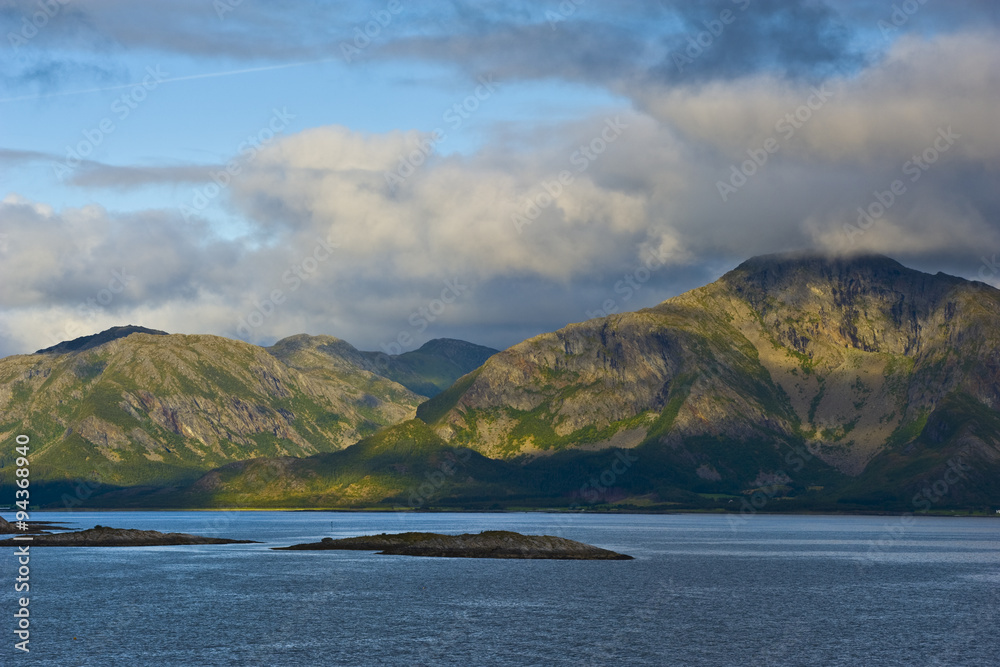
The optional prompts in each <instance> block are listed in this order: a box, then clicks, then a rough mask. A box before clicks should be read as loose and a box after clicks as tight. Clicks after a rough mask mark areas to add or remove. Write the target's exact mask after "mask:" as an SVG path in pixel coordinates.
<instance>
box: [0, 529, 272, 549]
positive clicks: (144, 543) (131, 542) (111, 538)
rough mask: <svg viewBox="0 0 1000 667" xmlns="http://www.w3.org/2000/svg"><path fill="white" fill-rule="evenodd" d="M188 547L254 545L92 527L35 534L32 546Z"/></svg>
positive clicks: (5, 542) (9, 543)
mask: <svg viewBox="0 0 1000 667" xmlns="http://www.w3.org/2000/svg"><path fill="white" fill-rule="evenodd" d="M24 544H25V543H24V542H14V540H2V541H0V547H4V546H15V545H16V546H23V545H24ZM189 544H258V543H257V542H255V541H253V540H229V539H225V538H221V537H202V536H200V535H189V534H187V533H161V532H159V531H156V530H137V529H134V528H109V527H107V526H94V527H93V528H90V529H88V530H81V531H77V532H72V533H55V534H51V535H35V536H33V539H32V540H31V546H33V547H158V546H174V545H189Z"/></svg>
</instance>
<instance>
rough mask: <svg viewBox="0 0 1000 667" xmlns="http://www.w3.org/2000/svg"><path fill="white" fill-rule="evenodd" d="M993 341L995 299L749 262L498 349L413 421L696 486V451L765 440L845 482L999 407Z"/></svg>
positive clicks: (473, 440)
mask: <svg viewBox="0 0 1000 667" xmlns="http://www.w3.org/2000/svg"><path fill="white" fill-rule="evenodd" d="M998 343H1000V292H998V291H997V290H994V289H992V288H990V287H988V286H986V285H983V284H981V283H972V282H969V281H965V280H962V279H959V278H955V277H951V276H946V275H944V274H937V275H929V274H924V273H921V272H918V271H913V270H911V269H907V268H905V267H903V266H902V265H900V264H898V263H897V262H895V261H893V260H890V259H888V258H885V257H879V256H867V257H856V258H840V259H831V258H825V257H820V256H815V255H778V256H766V257H759V258H755V259H752V260H749V261H747V262H745V263H744V264H742V265H740V266H739V267H738V268H736V269H735V270H733V271H731V272H730V273H728V274H726V275H725V276H723V277H722V278H721V279H720V280H718V281H717V282H715V283H713V284H711V285H707V286H705V287H702V288H699V289H696V290H693V291H691V292H688V293H686V294H683V295H681V296H678V297H676V298H674V299H670V300H668V301H666V302H664V303H662V304H660V305H659V306H657V307H655V308H651V309H647V310H643V311H639V312H635V313H623V314H619V315H612V316H609V317H606V318H602V319H597V320H591V321H588V322H584V323H581V324H574V325H570V326H568V327H566V328H564V329H561V330H559V331H557V332H554V333H551V334H545V335H542V336H538V337H535V338H532V339H530V340H527V341H525V342H523V343H521V344H519V345H515V346H514V347H512V348H510V349H508V350H505V351H504V352H501V353H500V354H497V355H495V356H494V357H492V358H491V359H489V360H488V361H487V362H486V363H485V364H484V365H483V366H482V367H481V368H480V369H479V370H477V371H475V372H474V373H472V374H470V375H469V376H466V377H465V378H462V379H461V380H459V382H458V383H456V385H455V386H454V387H453V388H452V389H450V390H448V391H446V392H445V393H443V394H441V395H440V396H438V397H436V398H434V399H432V400H431V401H430V402H428V403H427V404H425V405H423V406H421V408H420V410H419V411H418V416H420V417H421V418H422V419H424V420H425V421H427V422H428V423H430V424H431V425H432V426H433V427H434V428H435V430H436V432H437V433H438V434H439V435H440V436H442V437H443V438H444V439H445V440H446V441H448V442H449V443H450V444H453V445H455V444H458V445H464V446H468V447H471V448H474V449H477V450H479V451H481V452H483V453H484V454H486V455H488V456H492V457H501V458H510V457H523V456H529V457H537V456H544V455H549V454H551V453H553V452H555V451H558V450H561V449H574V448H575V449H591V450H593V449H602V448H607V447H623V448H628V447H637V446H646V447H648V446H651V445H654V444H659V445H661V446H666V447H668V448H673V449H678V448H679V449H681V450H686V452H687V458H688V459H689V461H690V464H691V465H692V466H701V467H699V468H698V469H699V470H701V476H702V477H703V478H706V479H712V478H715V477H717V476H720V475H721V476H724V475H725V472H724V471H720V470H719V469H718V467H719V463H718V461H716V460H713V459H712V457H711V456H707V455H706V454H705V451H704V449H705V447H706V446H707V444H706V443H716V444H717V445H719V446H724V447H728V448H730V449H732V448H738V447H739V446H740V445H739V443H750V442H755V443H760V442H771V443H776V444H788V445H795V444H802V445H805V446H808V448H809V451H810V452H815V454H816V456H818V457H819V458H820V459H822V460H823V461H825V462H826V463H828V464H830V465H832V466H834V467H836V468H837V469H839V470H840V471H841V472H843V473H846V474H848V475H859V474H861V473H862V471H864V470H865V468H866V467H867V466H868V464H869V463H870V462H871V461H872V460H873V458H875V457H876V456H878V455H879V454H880V453H882V452H884V451H886V449H887V448H889V447H892V446H894V445H902V444H906V443H907V442H909V441H911V440H913V439H914V438H915V437H916V436H918V435H919V434H920V433H921V432H922V430H923V429H924V427H925V426H926V423H927V419H928V416H929V415H931V414H932V413H934V411H935V410H936V409H937V408H938V407H939V406H940V405H942V401H944V399H945V398H946V397H948V396H954V395H962V396H968V397H970V398H971V399H972V400H973V402H974V403H975V404H976V405H978V406H981V407H982V408H983V409H985V410H988V411H993V410H996V409H998V408H1000V351H998ZM994 435H995V434H994ZM988 440H989V442H987V441H985V440H984V441H983V442H984V444H983V447H984V448H985V449H984V451H987V450H988V451H990V452H993V453H994V454H996V453H1000V450H996V443H995V438H988ZM991 455H993V454H991ZM765 472H766V471H761V473H762V474H764V473H765Z"/></svg>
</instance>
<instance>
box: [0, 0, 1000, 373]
mask: <svg viewBox="0 0 1000 667" xmlns="http://www.w3.org/2000/svg"><path fill="white" fill-rule="evenodd" d="M289 5H290V6H289ZM0 40H2V43H0V53H2V60H0V62H2V63H3V67H2V72H0V356H6V355H10V354H23V353H30V352H33V351H34V350H37V349H39V348H42V347H47V346H49V345H53V344H55V343H56V342H59V341H61V340H67V339H72V338H75V337H77V336H82V335H87V334H91V333H95V332H97V331H101V330H103V329H106V328H108V327H110V326H115V325H123V324H136V325H142V326H146V327H151V328H156V329H162V330H165V331H168V332H171V333H185V334H198V333H206V334H215V335H221V336H227V337H230V338H238V339H241V340H245V341H248V342H250V343H254V344H259V345H268V344H271V343H273V342H274V341H276V340H278V339H280V338H282V337H285V336H289V335H294V334H298V333H309V334H313V335H318V334H326V335H332V336H337V337H338V338H343V339H345V340H347V341H349V342H350V343H352V344H354V345H355V346H357V347H359V348H361V349H367V350H383V351H386V352H389V353H400V352H405V351H408V350H412V349H415V348H416V347H418V346H419V345H420V344H422V343H423V342H425V341H427V340H430V339H432V338H441V337H452V338H461V339H465V340H469V341H472V342H475V343H480V344H484V345H490V346H493V347H497V348H505V347H508V346H510V345H513V344H515V343H517V342H519V341H521V340H523V339H525V338H528V337H530V336H533V335H537V334H539V333H543V332H546V331H553V330H556V329H558V328H560V327H562V326H565V325H566V324H568V323H571V322H579V321H583V320H586V319H589V318H591V317H598V316H602V315H604V314H607V313H611V312H621V311H630V310H637V309H640V308H644V307H649V306H652V305H655V304H657V303H659V302H661V301H663V300H665V299H667V298H670V297H672V296H675V295H677V294H680V293H682V292H684V291H687V290H689V289H692V288H695V287H698V286H700V285H703V284H706V283H708V282H711V281H712V280H715V279H717V278H718V277H719V276H721V275H722V274H723V273H725V272H726V271H728V270H730V269H732V268H734V267H735V266H737V265H738V264H739V263H740V262H742V261H743V260H745V259H747V258H749V257H751V256H755V255H759V254H765V253H773V252H781V251H787V250H802V249H810V250H819V251H826V252H830V253H839V254H853V253H863V252H876V253H882V254H885V255H889V256H891V257H893V258H895V259H897V260H899V261H901V262H902V263H904V264H906V265H907V266H912V267H914V268H918V269H921V270H925V271H929V272H933V273H936V272H937V271H944V272H946V273H950V274H953V275H959V276H963V277H965V278H969V279H973V280H982V281H984V282H987V283H990V284H992V285H994V286H1000V188H998V187H997V183H998V177H1000V126H998V123H997V109H998V108H1000V3H996V2H992V1H988V0H982V1H973V0H952V1H949V2H943V1H942V0H923V1H921V0H905V1H898V0H897V1H896V2H860V1H854V0H843V1H834V0H828V1H827V2H821V1H819V0H798V1H796V0H787V1H779V0H710V1H705V2H668V1H640V0H617V1H615V2H610V1H608V2H600V1H598V0H562V1H561V2H556V1H555V0H551V1H545V0H543V1H542V2H523V3H522V2H496V1H490V0H483V1H479V2H471V1H466V0H450V1H447V2H445V1H438V2H415V1H407V0H373V1H371V2H367V1H353V2H324V1H322V0H313V1H310V2H297V3H271V2H264V1H262V0H261V1H257V0H171V1H170V2H166V1H157V0H149V1H144V2H141V3H137V2H128V1H125V0H89V1H88V0H30V1H29V0H23V1H22V0H0Z"/></svg>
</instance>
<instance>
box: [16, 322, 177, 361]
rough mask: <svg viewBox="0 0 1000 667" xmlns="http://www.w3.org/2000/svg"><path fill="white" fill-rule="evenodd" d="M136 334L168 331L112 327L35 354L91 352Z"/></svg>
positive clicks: (158, 334) (154, 334)
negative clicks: (90, 350)
mask: <svg viewBox="0 0 1000 667" xmlns="http://www.w3.org/2000/svg"><path fill="white" fill-rule="evenodd" d="M134 333H145V334H150V335H153V336H166V335H167V332H166V331H160V330H158V329H147V328H146V327H137V326H135V325H134V324H129V325H128V326H124V327H111V328H110V329H107V330H105V331H102V332H100V333H96V334H92V335H90V336H80V337H79V338H74V339H73V340H68V341H63V342H61V343H59V344H57V345H53V346H52V347H47V348H45V349H44V350H39V351H38V352H35V354H66V353H67V352H83V351H84V350H89V349H91V348H94V347H97V346H99V345H104V344H105V343H110V342H111V341H113V340H118V339H119V338H125V337H126V336H128V335H130V334H134Z"/></svg>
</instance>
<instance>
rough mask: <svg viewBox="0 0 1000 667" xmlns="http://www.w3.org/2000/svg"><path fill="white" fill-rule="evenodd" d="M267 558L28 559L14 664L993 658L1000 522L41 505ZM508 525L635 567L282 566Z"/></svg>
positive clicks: (336, 561)
mask: <svg viewBox="0 0 1000 667" xmlns="http://www.w3.org/2000/svg"><path fill="white" fill-rule="evenodd" d="M36 518H39V519H46V520H59V521H63V520H64V521H67V522H69V523H71V524H73V525H74V526H75V527H78V528H89V527H91V526H93V525H95V524H98V523H100V524H103V525H110V526H115V527H122V528H151V529H156V530H162V531H179V532H191V533H197V534H204V535H219V536H226V537H234V538H243V539H256V540H260V541H262V542H264V544H260V545H229V546H198V547H149V548H128V549H124V548H120V549H113V548H104V549H83V548H48V549H46V548H35V549H33V550H32V555H31V593H30V595H31V604H30V610H31V621H32V623H31V643H30V647H31V653H30V655H24V654H21V653H20V652H19V651H16V650H15V649H14V648H13V643H14V641H15V639H14V635H13V633H12V632H11V630H13V622H12V616H11V614H12V613H13V612H14V611H15V610H16V607H15V604H16V603H15V597H16V595H15V594H14V593H13V580H14V577H15V568H16V566H15V562H14V558H13V555H12V551H13V549H7V548H4V549H3V550H2V553H0V564H2V565H0V579H6V580H8V581H7V582H2V581H0V589H2V590H3V591H4V593H3V594H2V596H0V613H2V615H3V616H4V617H5V618H7V621H6V625H7V626H8V630H7V631H6V632H4V633H3V635H2V636H3V638H4V639H3V641H4V642H5V644H6V645H5V646H3V647H2V648H0V656H2V658H0V664H4V665H20V664H24V665H29V664H31V665H60V666H68V665H157V666H158V667H166V666H172V665H319V664H343V665H361V664H387V665H612V664H623V665H852V666H854V665H997V664H1000V520H990V519H963V518H920V519H916V520H914V521H913V522H912V523H908V524H907V523H904V522H903V521H902V520H901V519H900V518H898V517H785V516H756V517H748V518H747V519H746V520H745V521H734V519H733V518H732V517H726V516H704V515H674V516H645V515H624V516H588V515H553V514H541V513H530V514H376V513H339V512H338V513H327V512H322V513H320V512H234V513H224V512H101V513H79V512H78V513H71V514H70V513H45V514H36ZM485 529H507V530H516V531H520V532H525V533H536V534H551V535H559V536H563V537H568V538H571V539H576V540H580V541H583V542H588V543H591V544H596V545H598V546H601V547H605V548H608V549H613V550H616V551H621V552H624V553H628V554H630V555H632V556H635V557H636V560H633V561H606V562H601V561H590V562H573V561H503V560H478V559H446V558H412V557H405V556H377V555H374V554H369V553H363V552H274V551H270V550H269V549H268V547H271V546H284V545H288V544H294V543H298V542H303V541H315V540H317V539H319V538H321V537H325V536H333V537H348V536H352V535H359V534H365V533H373V532H374V533H378V532H398V531H404V530H423V531H435V532H451V533H458V532H478V531H480V530H485Z"/></svg>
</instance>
